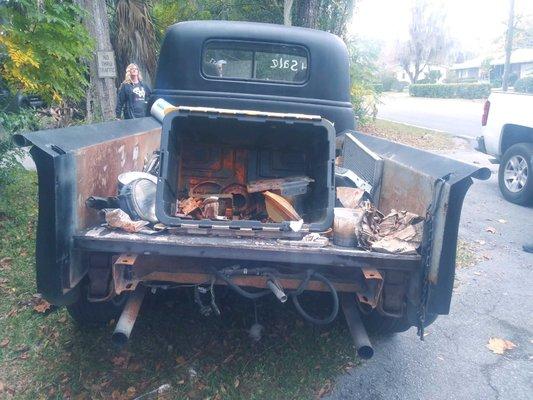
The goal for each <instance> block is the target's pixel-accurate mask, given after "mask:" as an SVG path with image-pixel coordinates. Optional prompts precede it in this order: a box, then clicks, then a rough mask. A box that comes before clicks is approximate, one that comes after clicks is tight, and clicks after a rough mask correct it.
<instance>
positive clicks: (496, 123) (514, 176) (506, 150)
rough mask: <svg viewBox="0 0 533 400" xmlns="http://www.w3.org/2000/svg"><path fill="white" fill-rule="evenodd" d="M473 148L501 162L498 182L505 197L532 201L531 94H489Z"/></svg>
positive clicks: (532, 113)
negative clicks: (481, 129)
mask: <svg viewBox="0 0 533 400" xmlns="http://www.w3.org/2000/svg"><path fill="white" fill-rule="evenodd" d="M481 124H482V125H483V131H482V136H480V137H478V138H477V146H476V150H478V151H481V152H482V153H486V154H489V155H492V156H494V157H495V158H496V160H497V162H498V163H499V164H500V169H499V173H498V184H499V186H500V190H501V192H502V194H503V197H505V198H506V199H507V200H509V201H510V202H512V203H516V204H520V205H530V204H533V95H531V94H522V93H503V92H495V93H492V94H491V95H490V96H489V98H488V99H487V101H486V102H485V105H484V109H483V117H482V119H481Z"/></svg>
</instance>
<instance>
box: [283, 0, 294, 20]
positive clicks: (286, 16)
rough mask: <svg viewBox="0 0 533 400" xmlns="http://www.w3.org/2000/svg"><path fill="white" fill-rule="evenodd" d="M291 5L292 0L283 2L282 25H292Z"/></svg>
mask: <svg viewBox="0 0 533 400" xmlns="http://www.w3.org/2000/svg"><path fill="white" fill-rule="evenodd" d="M292 3H294V0H283V24H284V25H287V26H291V25H292Z"/></svg>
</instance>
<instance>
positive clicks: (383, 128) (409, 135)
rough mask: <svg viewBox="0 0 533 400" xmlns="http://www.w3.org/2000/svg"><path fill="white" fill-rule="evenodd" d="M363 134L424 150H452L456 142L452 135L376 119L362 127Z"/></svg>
mask: <svg viewBox="0 0 533 400" xmlns="http://www.w3.org/2000/svg"><path fill="white" fill-rule="evenodd" d="M360 130H361V132H364V133H367V134H369V135H373V136H378V137H381V138H384V139H387V140H391V141H393V142H398V143H402V144H406V145H408V146H413V147H417V148H420V149H424V150H450V149H453V148H454V147H455V142H454V140H453V138H452V137H451V136H450V135H447V134H445V133H440V132H436V131H432V130H430V129H423V128H417V127H413V126H410V125H405V124H400V123H396V122H391V121H386V120H383V119H376V120H375V121H370V122H368V123H367V124H365V125H362V126H361V127H360Z"/></svg>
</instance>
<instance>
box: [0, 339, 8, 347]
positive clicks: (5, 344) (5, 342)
mask: <svg viewBox="0 0 533 400" xmlns="http://www.w3.org/2000/svg"><path fill="white" fill-rule="evenodd" d="M8 344H9V339H8V338H5V339H2V341H1V342H0V347H6V346H7V345H8Z"/></svg>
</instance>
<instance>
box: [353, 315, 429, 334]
mask: <svg viewBox="0 0 533 400" xmlns="http://www.w3.org/2000/svg"><path fill="white" fill-rule="evenodd" d="M437 316H438V315H437V314H427V315H426V320H425V323H424V326H425V327H428V326H429V325H431V324H432V323H433V322H435V320H436V319H437ZM362 319H363V323H364V324H365V328H366V330H367V331H368V333H369V334H372V335H393V334H395V333H401V332H405V331H406V330H408V329H409V328H410V327H412V326H414V325H416V322H413V323H411V322H410V321H409V318H408V317H407V315H404V316H403V317H401V318H394V317H387V316H385V315H381V314H379V313H378V312H377V311H373V312H371V313H370V314H363V315H362Z"/></svg>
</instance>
